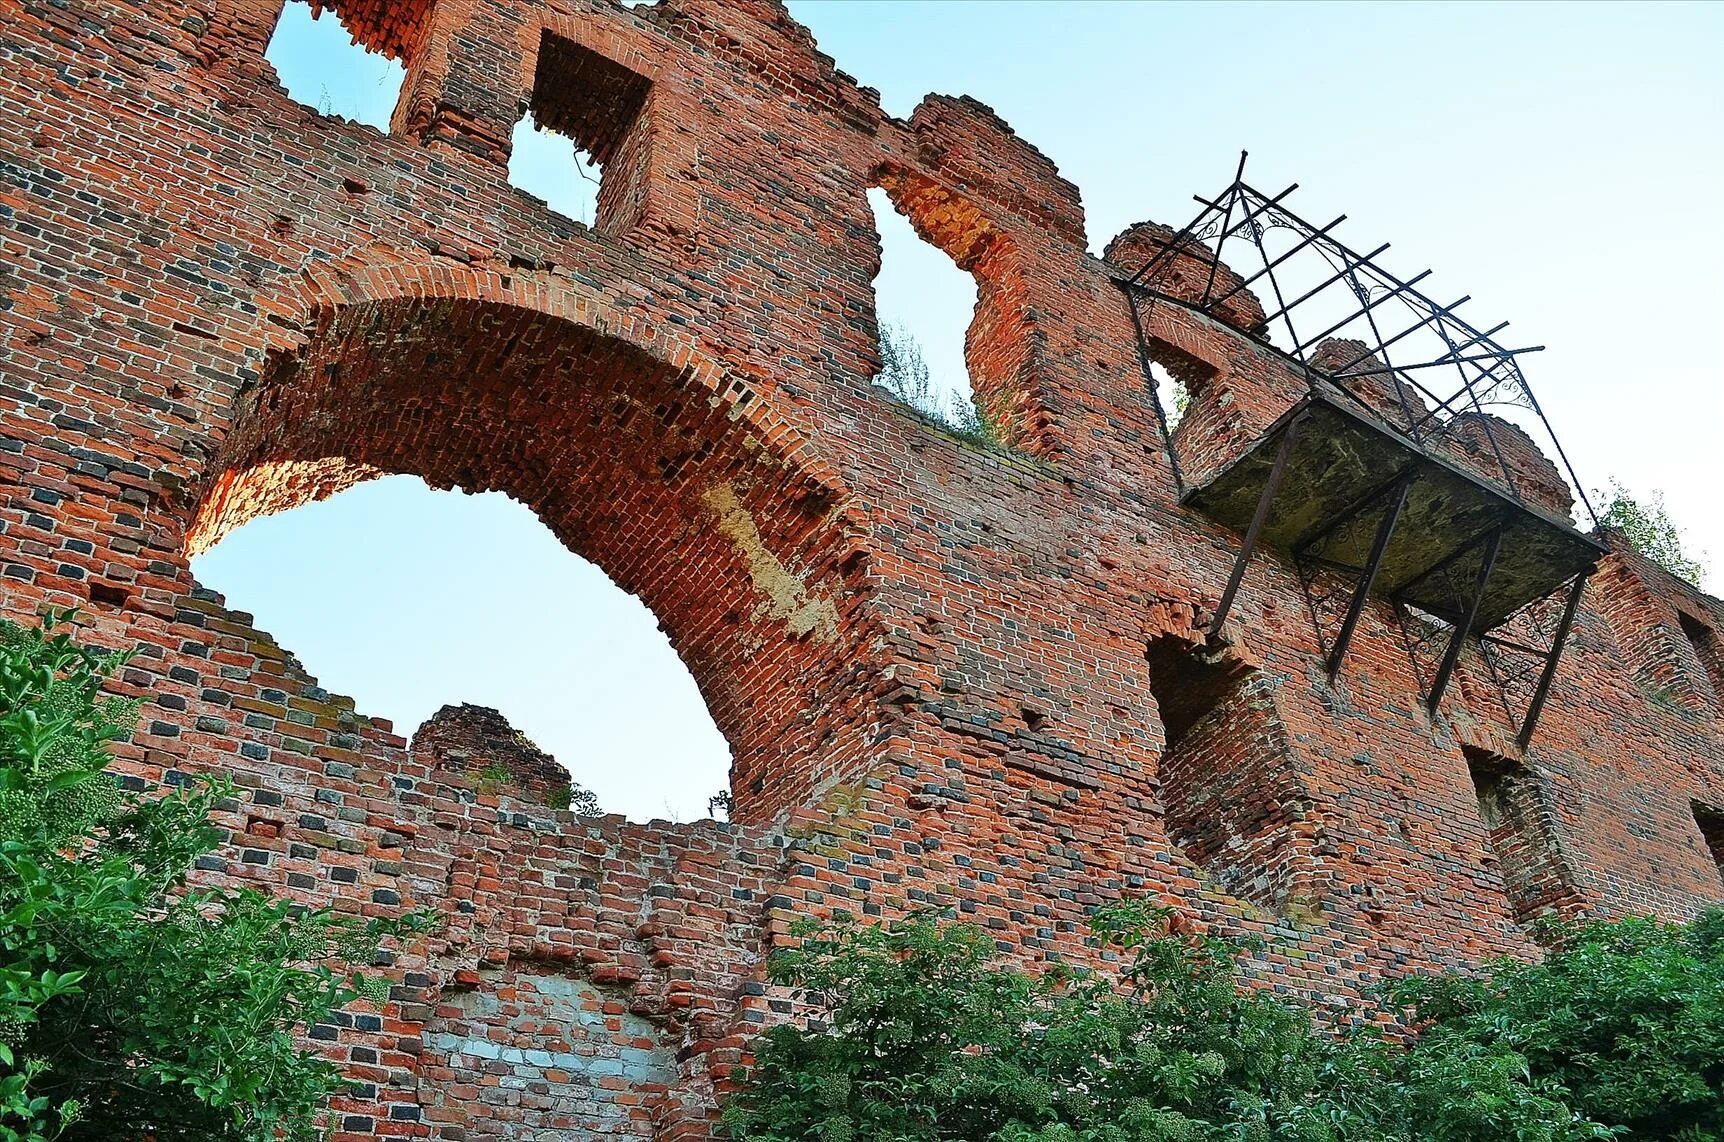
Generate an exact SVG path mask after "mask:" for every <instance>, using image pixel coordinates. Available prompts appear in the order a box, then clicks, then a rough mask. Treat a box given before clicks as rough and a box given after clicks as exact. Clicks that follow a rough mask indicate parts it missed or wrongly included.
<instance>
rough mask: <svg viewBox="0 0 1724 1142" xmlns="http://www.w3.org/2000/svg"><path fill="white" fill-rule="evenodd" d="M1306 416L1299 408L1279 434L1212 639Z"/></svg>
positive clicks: (1230, 606)
mask: <svg viewBox="0 0 1724 1142" xmlns="http://www.w3.org/2000/svg"><path fill="white" fill-rule="evenodd" d="M1305 416H1306V414H1305V413H1304V412H1303V411H1301V412H1300V413H1299V414H1298V415H1297V416H1295V417H1294V418H1293V419H1292V421H1291V422H1289V423H1288V425H1287V431H1285V432H1283V433H1282V434H1281V446H1280V447H1279V448H1277V449H1276V450H1275V462H1274V463H1273V464H1271V465H1270V466H1269V480H1268V482H1267V483H1265V484H1264V485H1263V494H1262V495H1260V496H1258V497H1257V510H1256V511H1255V512H1254V513H1252V516H1251V525H1250V526H1249V527H1247V528H1246V529H1245V544H1244V546H1242V547H1241V548H1240V549H1239V558H1238V559H1236V560H1234V563H1233V574H1231V575H1229V576H1228V577H1227V588H1226V589H1225V590H1224V591H1222V592H1221V602H1220V603H1219V604H1217V606H1216V608H1215V621H1214V622H1213V623H1211V624H1210V626H1209V634H1210V637H1212V638H1213V637H1216V636H1218V635H1220V634H1221V625H1222V624H1223V623H1225V622H1226V621H1227V612H1228V611H1230V610H1232V609H1233V597H1234V596H1235V595H1237V594H1238V593H1239V584H1240V582H1241V581H1242V580H1243V579H1244V578H1245V565H1246V564H1247V563H1249V562H1250V561H1251V555H1252V552H1254V551H1255V550H1256V549H1257V540H1258V538H1259V537H1260V536H1261V535H1262V534H1263V525H1264V524H1265V523H1267V522H1268V520H1269V505H1270V504H1271V503H1272V502H1274V499H1275V492H1276V490H1277V489H1278V488H1280V486H1281V477H1282V476H1284V475H1286V474H1287V458H1288V457H1289V456H1291V455H1292V454H1293V445H1294V444H1296V443H1297V442H1298V440H1299V432H1300V430H1301V429H1302V428H1304V427H1305Z"/></svg>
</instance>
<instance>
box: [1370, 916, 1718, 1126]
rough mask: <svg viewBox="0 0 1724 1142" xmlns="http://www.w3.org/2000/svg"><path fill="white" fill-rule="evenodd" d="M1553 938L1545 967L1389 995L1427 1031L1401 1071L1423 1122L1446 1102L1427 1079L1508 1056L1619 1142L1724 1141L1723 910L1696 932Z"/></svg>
mask: <svg viewBox="0 0 1724 1142" xmlns="http://www.w3.org/2000/svg"><path fill="white" fill-rule="evenodd" d="M1552 936H1553V938H1554V941H1555V946H1554V949H1553V950H1552V951H1551V953H1550V954H1549V955H1548V956H1546V957H1545V959H1544V960H1543V962H1541V963H1536V964H1529V963H1518V962H1513V961H1506V960H1505V961H1503V962H1502V963H1500V964H1498V965H1496V967H1495V969H1494V970H1493V971H1492V972H1491V973H1490V974H1489V975H1488V976H1485V977H1468V976H1462V975H1446V976H1435V977H1432V976H1412V977H1409V978H1406V979H1403V980H1399V981H1397V982H1395V983H1393V984H1390V985H1389V986H1388V987H1387V988H1386V989H1385V991H1386V993H1387V995H1388V997H1389V998H1390V999H1391V1000H1392V1001H1393V1002H1395V1003H1396V1004H1398V1005H1404V1006H1406V1007H1409V1008H1411V1009H1412V1012H1413V1014H1414V1016H1415V1018H1416V1019H1417V1020H1418V1021H1419V1022H1420V1023H1421V1024H1422V1025H1423V1027H1424V1029H1423V1033H1422V1034H1421V1035H1420V1036H1419V1038H1418V1040H1417V1041H1416V1042H1415V1043H1414V1044H1413V1045H1412V1047H1411V1048H1410V1050H1409V1051H1408V1052H1407V1055H1406V1059H1405V1064H1404V1068H1405V1069H1406V1070H1407V1071H1409V1072H1410V1073H1412V1074H1413V1075H1414V1076H1415V1081H1413V1082H1412V1083H1411V1084H1410V1085H1411V1087H1412V1088H1413V1089H1414V1090H1415V1091H1417V1092H1418V1093H1419V1094H1421V1096H1422V1097H1421V1100H1420V1103H1421V1104H1420V1106H1418V1107H1416V1108H1415V1110H1416V1112H1417V1113H1420V1114H1423V1113H1425V1112H1426V1111H1427V1109H1434V1108H1437V1107H1439V1106H1440V1104H1441V1102H1442V1100H1443V1099H1444V1098H1445V1097H1447V1094H1448V1091H1447V1088H1446V1086H1443V1085H1439V1084H1437V1083H1436V1082H1434V1081H1432V1077H1431V1076H1433V1075H1436V1074H1442V1075H1445V1076H1446V1075H1453V1074H1455V1073H1458V1072H1461V1071H1463V1070H1464V1068H1465V1064H1466V1062H1467V1060H1468V1059H1469V1058H1471V1057H1473V1056H1474V1055H1475V1054H1476V1053H1477V1052H1478V1051H1481V1050H1499V1051H1502V1050H1506V1051H1507V1052H1509V1053H1510V1054H1512V1056H1514V1057H1516V1058H1518V1059H1520V1060H1522V1061H1523V1065H1524V1067H1525V1073H1526V1075H1527V1076H1528V1079H1529V1081H1530V1083H1531V1085H1533V1086H1534V1087H1537V1088H1540V1089H1542V1090H1544V1091H1546V1092H1548V1093H1550V1094H1551V1095H1552V1096H1553V1097H1560V1098H1561V1100H1562V1101H1563V1102H1564V1103H1565V1104H1566V1105H1568V1106H1569V1107H1571V1108H1572V1109H1574V1110H1575V1111H1576V1112H1577V1113H1578V1114H1580V1115H1581V1116H1583V1117H1585V1118H1589V1119H1593V1120H1596V1121H1598V1122H1603V1123H1609V1124H1611V1125H1612V1126H1615V1127H1617V1128H1619V1129H1620V1130H1623V1131H1625V1133H1624V1135H1623V1136H1624V1137H1629V1138H1676V1139H1687V1140H1690V1142H1701V1140H1708V1139H1710V1140H1716V1139H1724V909H1717V908H1714V909H1711V910H1710V911H1708V912H1706V913H1704V914H1702V915H1701V916H1700V918H1699V919H1697V920H1695V921H1694V923H1692V924H1690V925H1676V924H1662V923H1659V922H1658V921H1655V920H1647V919H1631V920H1622V921H1617V922H1615V923H1600V922H1592V923H1583V924H1573V925H1567V926H1560V927H1556V928H1554V929H1553V931H1552ZM1505 1136H1506V1135H1505ZM1447 1137H1463V1135H1447ZM1471 1137H1477V1135H1471Z"/></svg>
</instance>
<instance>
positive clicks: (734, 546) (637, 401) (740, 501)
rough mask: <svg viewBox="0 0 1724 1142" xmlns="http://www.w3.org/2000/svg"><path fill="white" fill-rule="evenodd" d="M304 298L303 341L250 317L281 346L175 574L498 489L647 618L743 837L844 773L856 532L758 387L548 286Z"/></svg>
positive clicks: (446, 283) (250, 394)
mask: <svg viewBox="0 0 1724 1142" xmlns="http://www.w3.org/2000/svg"><path fill="white" fill-rule="evenodd" d="M298 300H299V301H300V303H301V304H302V306H303V308H302V309H301V314H302V316H301V318H300V319H299V320H298V321H290V320H287V319H285V318H284V317H283V315H282V314H283V312H284V311H288V310H291V308H292V303H291V302H286V301H283V302H278V303H277V304H275V305H274V306H271V307H266V312H273V313H274V317H273V319H272V320H271V322H270V324H271V326H272V327H273V328H274V329H276V330H278V331H279V332H278V333H277V334H276V336H275V344H274V345H273V346H272V347H271V348H270V349H269V350H268V351H267V352H266V354H265V361H264V365H263V367H262V369H261V371H260V376H259V380H258V382H257V383H256V384H255V385H253V386H251V387H249V388H248V389H247V390H246V391H244V392H243V393H242V394H241V395H240V396H239V397H238V399H237V401H236V403H235V407H234V409H233V415H232V422H231V427H230V428H229V430H228V431H227V433H226V435H225V437H224V438H223V440H222V441H221V444H220V446H219V448H218V450H217V452H216V455H215V458H214V459H213V460H212V461H211V462H210V464H209V466H208V468H207V469H206V471H205V472H204V473H203V475H202V478H201V479H200V480H199V482H198V484H197V493H196V495H195V497H194V498H195V505H194V506H193V508H192V509H191V512H190V516H189V520H188V523H187V527H186V536H187V539H186V548H187V552H188V554H191V553H196V552H198V551H202V550H205V549H207V548H208V547H209V546H211V545H212V544H214V543H215V542H217V541H219V539H220V538H221V537H222V536H223V535H224V534H226V533H227V532H229V531H231V530H232V529H233V528H235V527H237V526H240V525H242V524H244V523H245V522H247V521H249V520H251V519H255V518H258V517H260V516H263V515H268V514H271V513H274V512H279V511H283V510H287V509H289V508H292V507H296V506H298V505H300V504H304V503H308V502H311V501H314V500H319V499H323V498H326V497H328V496H330V495H333V494H335V493H336V492H339V491H341V490H343V489H345V488H347V487H350V486H352V485H353V484H355V483H358V482H360V481H363V480H366V479H371V478H374V477H376V476H380V475H384V474H411V475H417V476H420V477H422V478H423V479H425V480H426V482H427V483H429V484H431V485H432V486H434V487H442V488H453V487H459V488H461V489H464V490H468V491H492V490H495V491H502V492H505V493H507V494H508V495H510V496H511V497H513V498H515V499H517V500H519V501H521V502H523V503H525V504H527V505H528V506H529V507H531V508H532V509H533V510H534V511H535V512H536V513H537V514H538V515H539V517H540V518H541V519H542V520H543V521H544V522H545V523H546V525H547V526H549V527H550V529H551V530H552V532H553V533H554V534H555V535H556V536H557V537H558V538H559V539H560V540H561V541H562V542H563V543H564V545H565V546H567V547H568V548H569V549H570V550H571V551H574V552H575V553H577V554H579V555H581V556H583V557H585V558H587V559H589V560H591V561H592V562H593V563H595V564H596V565H598V566H599V567H600V568H601V569H603V570H604V571H605V572H606V573H607V574H608V575H609V576H610V577H611V578H612V579H613V580H614V581H615V582H616V583H617V584H618V585H619V586H621V587H622V588H623V589H625V590H627V591H630V592H631V593H633V594H635V595H637V596H638V597H639V598H640V599H641V600H642V601H643V602H644V603H646V605H647V606H648V607H649V608H651V609H652V611H653V612H654V614H655V615H656V616H657V617H658V618H659V620H660V622H661V624H662V625H663V626H664V628H665V630H666V632H667V634H668V635H669V637H670V640H671V643H672V645H673V646H675V647H676V649H677V651H678V653H679V654H681V656H682V658H683V660H684V662H685V663H686V664H687V665H688V667H689V669H690V671H691V673H692V674H693V675H694V678H695V681H696V683H697V684H698V685H699V687H700V689H701V692H702V694H703V695H704V696H705V698H706V701H707V703H708V706H709V708H710V709H711V712H712V714H713V718H714V721H715V722H716V723H717V725H718V727H719V729H720V730H721V731H722V732H723V733H724V734H725V736H726V737H727V739H728V740H729V741H730V743H731V746H732V749H733V752H734V755H735V762H734V768H733V772H732V777H733V787H734V792H735V793H736V796H737V802H738V818H739V819H741V820H754V821H759V820H765V819H769V818H771V817H774V816H777V815H779V814H781V813H782V812H785V811H788V809H790V808H793V807H795V806H796V805H798V804H800V803H801V802H802V801H803V800H804V799H805V798H806V797H807V796H808V794H809V791H810V790H811V789H812V788H813V787H814V786H815V785H817V784H819V783H820V781H822V780H823V779H825V778H828V777H831V776H834V774H835V771H838V770H841V769H843V768H844V766H845V764H846V761H847V760H849V759H847V758H846V756H845V753H844V745H843V743H844V742H845V741H846V740H847V739H849V740H859V733H849V734H847V733H846V732H845V731H846V730H851V729H855V728H856V727H859V726H860V725H861V724H862V722H863V719H862V718H861V716H860V714H859V712H858V708H859V704H860V703H861V701H862V696H861V695H860V694H853V693H850V692H849V690H850V689H851V686H850V683H849V681H848V680H849V679H851V678H853V677H854V676H855V670H856V667H857V665H858V663H859V661H860V657H861V654H862V649H861V648H862V638H861V636H860V633H859V629H858V628H859V627H860V626H861V624H860V622H859V621H856V620H855V618H854V616H855V615H856V614H857V613H858V612H859V610H860V608H861V606H862V601H863V596H864V593H865V592H864V590H863V586H862V570H863V567H864V566H865V555H866V544H865V529H864V527H863V526H862V524H861V523H860V519H861V517H860V515H859V513H858V512H857V511H856V509H854V508H853V507H852V506H851V504H850V503H849V501H848V497H847V495H846V493H845V489H844V487H843V485H842V484H841V482H840V481H839V479H838V478H837V475H836V473H835V472H834V470H833V469H832V468H831V467H830V466H829V465H828V464H827V463H826V462H825V461H824V460H823V459H822V458H821V457H820V456H818V455H817V454H816V452H815V450H814V447H813V445H812V443H811V442H810V441H809V440H808V439H807V438H806V437H804V436H803V435H802V434H801V433H800V432H799V431H798V430H797V429H796V428H795V427H794V426H793V425H791V424H789V423H788V422H786V421H785V420H783V419H782V418H781V417H780V416H778V414H776V413H775V412H773V411H772V410H770V409H769V408H767V407H766V404H765V400H764V398H763V396H762V394H761V392H760V390H759V389H758V388H757V387H756V386H755V385H754V384H753V382H752V381H750V380H749V379H748V378H745V377H742V376H739V375H738V374H736V373H735V372H733V371H728V370H725V369H723V368H721V367H720V366H718V365H716V364H714V363H713V362H712V361H711V360H710V359H708V358H706V357H705V356H704V355H702V354H701V353H700V352H699V351H698V349H696V348H695V347H694V346H693V345H692V344H691V342H690V341H689V340H688V339H686V338H685V337H683V336H680V335H678V334H677V333H676V332H675V331H673V330H672V329H671V328H668V327H666V326H663V325H660V324H658V323H655V322H653V321H651V320H650V319H647V318H645V317H642V316H638V315H634V314H628V313H624V312H622V311H620V310H618V309H617V308H615V307H613V306H611V305H610V304H609V303H608V302H607V301H606V300H605V299H604V298H603V297H602V296H601V295H597V294H594V293H592V292H589V291H586V290H583V289H578V288H576V287H574V286H573V285H572V284H570V283H568V282H567V281H566V280H558V279H555V278H552V277H551V276H550V275H545V274H538V273H532V274H527V275H506V274H497V273H486V272H482V271H477V270H469V269H448V268H444V267H441V266H436V265H406V266H403V265H389V266H376V265H374V266H370V267H366V268H362V269H356V270H351V271H348V272H330V271H326V272H324V273H322V274H320V275H316V276H313V277H310V278H308V279H307V280H306V281H305V283H304V288H303V290H302V291H301V294H300V297H299V299H298ZM528 621H530V620H528ZM817 704H818V705H821V706H822V708H823V709H825V710H826V713H825V714H824V716H823V717H821V718H819V719H812V718H809V717H807V716H806V713H807V710H808V709H809V707H810V705H817ZM858 748H859V747H858Z"/></svg>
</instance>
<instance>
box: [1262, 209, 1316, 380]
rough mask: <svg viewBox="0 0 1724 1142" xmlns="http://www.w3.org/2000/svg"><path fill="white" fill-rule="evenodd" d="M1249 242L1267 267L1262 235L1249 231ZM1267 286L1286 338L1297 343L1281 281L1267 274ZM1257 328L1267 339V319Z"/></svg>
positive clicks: (1267, 258)
mask: <svg viewBox="0 0 1724 1142" xmlns="http://www.w3.org/2000/svg"><path fill="white" fill-rule="evenodd" d="M1251 244H1252V245H1253V246H1256V247H1257V256H1258V257H1260V258H1262V259H1263V268H1264V269H1265V270H1267V269H1269V252H1268V251H1267V250H1265V249H1264V248H1263V235H1262V234H1261V233H1259V232H1258V231H1256V230H1253V231H1252V232H1251ZM1269 288H1270V289H1272V290H1274V291H1275V304H1276V305H1279V306H1280V307H1281V309H1280V310H1279V312H1280V314H1281V320H1282V321H1283V322H1285V323H1286V325H1287V340H1288V341H1289V342H1291V343H1292V344H1294V345H1297V344H1299V334H1298V333H1296V332H1294V330H1293V319H1292V318H1291V317H1289V316H1287V299H1286V298H1284V297H1282V296H1281V283H1280V282H1278V281H1276V280H1275V275H1274V274H1273V273H1271V274H1270V275H1269ZM1258 328H1259V329H1261V330H1263V339H1264V340H1265V341H1267V340H1268V339H1269V321H1268V319H1267V318H1265V319H1264V320H1263V321H1262V322H1261V323H1259V325H1258ZM1304 359H1305V358H1304V357H1303V355H1301V356H1300V358H1299V360H1300V361H1301V363H1303V361H1304Z"/></svg>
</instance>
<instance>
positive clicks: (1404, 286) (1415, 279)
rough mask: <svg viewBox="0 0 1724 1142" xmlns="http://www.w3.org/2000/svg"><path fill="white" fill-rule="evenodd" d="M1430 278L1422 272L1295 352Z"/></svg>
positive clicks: (1466, 299)
mask: <svg viewBox="0 0 1724 1142" xmlns="http://www.w3.org/2000/svg"><path fill="white" fill-rule="evenodd" d="M1430 276H1431V271H1430V270H1424V271H1421V272H1420V273H1419V274H1418V275H1417V276H1415V277H1413V278H1411V279H1410V280H1408V281H1406V282H1403V283H1402V284H1401V285H1399V286H1396V287H1395V288H1394V289H1393V290H1390V291H1389V292H1388V293H1386V294H1384V295H1383V296H1382V297H1379V298H1378V299H1376V300H1375V301H1373V302H1371V303H1370V304H1368V305H1366V306H1365V307H1364V308H1363V309H1361V310H1360V311H1359V312H1358V313H1350V314H1348V315H1347V316H1346V317H1345V318H1343V319H1342V320H1340V321H1337V322H1336V323H1335V324H1333V325H1331V326H1329V328H1327V329H1325V330H1323V332H1321V333H1319V334H1317V336H1315V337H1313V338H1311V339H1310V340H1309V341H1307V342H1305V344H1303V345H1300V346H1297V347H1296V349H1295V351H1296V352H1297V351H1298V350H1302V349H1309V348H1310V347H1311V346H1313V345H1315V344H1317V343H1318V342H1319V341H1321V340H1323V338H1325V337H1327V336H1329V334H1331V333H1333V332H1335V331H1336V330H1337V329H1343V328H1345V327H1346V326H1348V325H1351V324H1352V323H1353V322H1355V321H1357V320H1358V319H1359V318H1360V317H1361V316H1362V315H1364V314H1367V313H1370V312H1371V311H1372V310H1373V309H1376V308H1377V307H1378V306H1379V305H1382V304H1383V303H1384V302H1388V301H1393V300H1394V299H1395V298H1397V297H1400V296H1401V295H1403V294H1405V293H1406V292H1407V291H1409V290H1412V288H1413V286H1415V285H1417V284H1418V283H1419V282H1422V281H1424V280H1425V279H1426V278H1428V277H1430ZM1470 300H1472V299H1471V297H1470V296H1468V297H1463V298H1461V299H1460V301H1456V302H1454V303H1453V304H1451V305H1450V306H1449V307H1448V308H1450V309H1453V308H1454V307H1455V306H1457V305H1460V304H1461V303H1462V302H1466V301H1470ZM1377 348H1378V349H1381V348H1383V346H1382V345H1381V344H1379V345H1378V346H1377Z"/></svg>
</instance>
